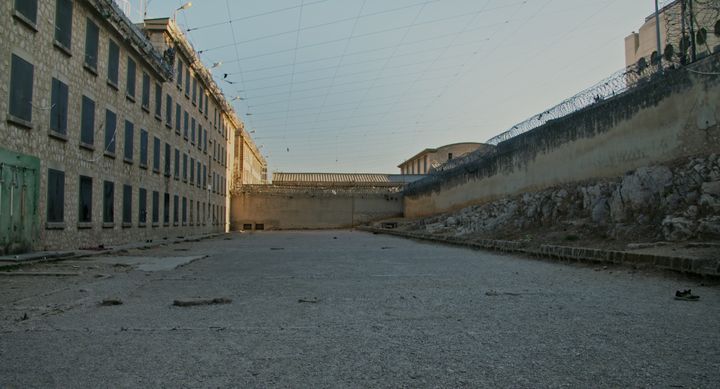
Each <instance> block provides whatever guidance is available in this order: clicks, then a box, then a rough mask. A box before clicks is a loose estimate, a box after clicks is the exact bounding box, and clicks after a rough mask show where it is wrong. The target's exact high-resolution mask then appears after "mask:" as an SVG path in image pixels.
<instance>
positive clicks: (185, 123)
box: [183, 111, 190, 140]
mask: <svg viewBox="0 0 720 389" xmlns="http://www.w3.org/2000/svg"><path fill="white" fill-rule="evenodd" d="M189 127H190V115H188V113H187V111H185V112H183V138H185V140H187V138H188V132H189Z"/></svg>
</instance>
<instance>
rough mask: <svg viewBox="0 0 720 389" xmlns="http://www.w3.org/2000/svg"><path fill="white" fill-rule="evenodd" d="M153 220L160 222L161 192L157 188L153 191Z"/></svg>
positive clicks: (156, 222)
mask: <svg viewBox="0 0 720 389" xmlns="http://www.w3.org/2000/svg"><path fill="white" fill-rule="evenodd" d="M152 222H153V224H158V223H160V192H158V191H156V190H154V191H153V192H152Z"/></svg>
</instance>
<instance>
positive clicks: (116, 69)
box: [108, 40, 120, 89]
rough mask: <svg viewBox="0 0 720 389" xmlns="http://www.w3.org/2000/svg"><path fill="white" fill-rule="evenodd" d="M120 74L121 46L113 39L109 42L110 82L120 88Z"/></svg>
mask: <svg viewBox="0 0 720 389" xmlns="http://www.w3.org/2000/svg"><path fill="white" fill-rule="evenodd" d="M119 74H120V46H118V44H117V43H115V42H114V41H113V40H110V42H109V43H108V84H110V85H111V86H112V87H114V88H115V89H117V88H118V77H119Z"/></svg>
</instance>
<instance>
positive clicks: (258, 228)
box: [221, 214, 265, 231]
mask: <svg viewBox="0 0 720 389" xmlns="http://www.w3.org/2000/svg"><path fill="white" fill-rule="evenodd" d="M221 215H223V214H221ZM255 229H256V230H257V231H262V230H264V229H265V224H263V223H255Z"/></svg>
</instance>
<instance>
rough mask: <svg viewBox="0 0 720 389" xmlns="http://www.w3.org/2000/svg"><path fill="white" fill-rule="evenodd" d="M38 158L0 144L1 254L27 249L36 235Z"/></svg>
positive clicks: (37, 219) (37, 221) (37, 217)
mask: <svg viewBox="0 0 720 389" xmlns="http://www.w3.org/2000/svg"><path fill="white" fill-rule="evenodd" d="M39 187H40V160H39V159H37V158H35V157H32V156H29V155H22V154H18V153H14V152H11V151H8V150H5V149H2V148H0V254H16V253H21V252H25V251H29V250H30V248H31V246H32V242H33V241H34V240H35V239H37V238H38V224H39V215H38V198H39V196H38V195H39Z"/></svg>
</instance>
